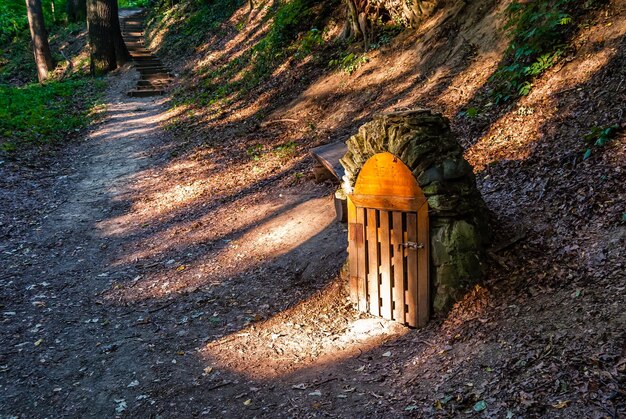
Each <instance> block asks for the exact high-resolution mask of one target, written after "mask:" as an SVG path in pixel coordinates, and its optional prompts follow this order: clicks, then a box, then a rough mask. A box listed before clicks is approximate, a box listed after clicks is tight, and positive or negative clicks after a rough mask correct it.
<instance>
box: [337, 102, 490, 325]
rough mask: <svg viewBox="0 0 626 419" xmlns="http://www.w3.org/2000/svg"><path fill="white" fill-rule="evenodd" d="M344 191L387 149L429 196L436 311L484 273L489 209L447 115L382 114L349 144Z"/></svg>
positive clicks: (416, 112) (421, 112) (423, 112)
mask: <svg viewBox="0 0 626 419" xmlns="http://www.w3.org/2000/svg"><path fill="white" fill-rule="evenodd" d="M346 144H347V146H348V152H347V153H346V154H345V155H344V157H343V158H342V159H341V160H340V162H341V164H342V165H343V167H344V168H345V170H346V174H345V176H344V178H343V180H342V189H343V191H344V192H345V193H351V192H352V188H353V187H354V184H355V182H356V178H357V176H358V174H359V171H360V169H361V167H362V166H363V164H364V163H365V162H366V161H367V160H368V159H369V158H370V157H372V156H373V155H374V154H377V153H381V152H384V151H387V152H389V153H392V154H394V155H396V156H398V157H399V158H400V159H401V160H402V161H403V162H404V163H405V164H406V165H407V166H408V167H409V168H410V169H411V170H412V172H413V175H414V176H415V178H416V179H417V182H418V183H419V185H420V187H421V188H422V190H423V192H424V195H426V197H427V199H428V206H429V219H430V255H431V270H430V271H431V290H432V297H433V301H432V303H433V307H434V310H435V312H439V313H440V312H444V311H446V310H447V309H448V308H449V307H450V306H451V305H452V304H453V303H454V302H455V301H457V300H458V299H459V298H460V297H461V296H462V295H463V294H464V292H465V291H466V290H467V289H468V288H469V286H471V285H472V284H474V283H476V282H478V281H480V280H481V279H482V278H483V276H484V266H483V263H482V261H483V259H484V248H485V245H486V244H487V243H488V241H489V229H488V224H487V211H486V207H485V205H484V202H483V200H482V198H481V196H480V193H479V192H478V190H477V189H476V181H475V178H474V174H473V171H472V167H471V166H470V165H469V163H467V161H466V160H465V159H464V158H463V148H462V147H461V146H460V145H459V143H458V142H457V141H456V139H455V138H454V136H453V135H452V132H451V131H450V124H449V121H448V120H447V118H445V117H443V116H442V115H440V114H435V113H433V112H431V111H430V110H425V109H415V110H410V111H403V112H394V113H388V114H381V115H377V116H375V117H374V120H373V121H371V122H368V123H366V124H365V125H363V126H361V127H360V128H359V131H358V133H357V134H355V135H353V136H352V137H350V139H349V140H348V141H347V142H346Z"/></svg>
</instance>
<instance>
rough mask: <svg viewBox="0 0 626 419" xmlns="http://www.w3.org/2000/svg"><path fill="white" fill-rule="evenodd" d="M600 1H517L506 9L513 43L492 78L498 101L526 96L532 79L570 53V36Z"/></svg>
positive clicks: (507, 26) (509, 32) (494, 94)
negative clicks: (581, 19)
mask: <svg viewBox="0 0 626 419" xmlns="http://www.w3.org/2000/svg"><path fill="white" fill-rule="evenodd" d="M598 3H599V1H597V0H586V1H583V2H581V1H577V0H553V1H550V0H536V1H530V2H529V1H524V2H521V1H514V2H513V3H511V4H510V5H509V6H508V7H507V9H506V13H507V16H508V21H507V24H506V26H505V29H506V31H507V35H508V36H510V37H511V43H510V44H509V47H508V49H507V50H506V53H505V58H504V60H503V61H502V63H501V64H500V66H499V68H498V69H497V70H496V72H495V73H494V74H493V75H492V77H491V82H492V83H493V86H494V89H493V96H494V99H495V103H496V104H497V103H500V102H506V101H508V100H509V99H512V98H516V97H519V96H525V95H527V94H528V93H530V91H531V89H532V87H533V80H534V79H535V78H536V77H537V76H539V75H541V74H543V73H544V72H545V71H546V70H548V69H549V68H551V67H552V66H554V65H555V64H556V63H557V62H558V61H559V60H560V59H561V58H562V57H563V56H564V55H566V54H567V53H568V52H569V47H568V39H569V38H570V37H571V35H572V34H573V32H574V31H575V29H576V28H577V25H578V24H579V23H580V22H579V20H580V18H581V17H582V16H584V13H585V12H586V11H588V10H590V9H592V8H594V7H596V6H597V5H598Z"/></svg>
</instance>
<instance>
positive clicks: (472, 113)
mask: <svg viewBox="0 0 626 419" xmlns="http://www.w3.org/2000/svg"><path fill="white" fill-rule="evenodd" d="M478 114H479V111H478V109H477V108H474V107H470V108H467V109H466V110H464V111H461V112H459V115H460V116H465V117H467V118H476V117H477V116H478Z"/></svg>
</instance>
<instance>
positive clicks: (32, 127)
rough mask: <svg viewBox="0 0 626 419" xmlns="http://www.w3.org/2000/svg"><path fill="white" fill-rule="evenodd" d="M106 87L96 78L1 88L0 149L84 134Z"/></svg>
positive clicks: (56, 140)
mask: <svg viewBox="0 0 626 419" xmlns="http://www.w3.org/2000/svg"><path fill="white" fill-rule="evenodd" d="M104 85H105V83H104V81H102V80H99V79H92V78H79V79H68V80H65V81H61V82H59V81H52V82H49V83H46V84H35V83H33V84H28V85H26V86H23V87H15V86H6V85H0V149H1V150H2V151H5V152H14V151H19V150H20V148H22V147H27V146H29V145H38V144H46V143H54V142H58V141H60V140H62V139H64V138H65V137H67V136H71V134H72V133H75V132H77V131H80V129H81V128H83V127H85V126H86V124H88V123H89V122H90V121H91V120H92V117H94V116H95V114H94V110H96V109H97V108H98V103H99V101H100V98H101V92H102V90H103V89H104Z"/></svg>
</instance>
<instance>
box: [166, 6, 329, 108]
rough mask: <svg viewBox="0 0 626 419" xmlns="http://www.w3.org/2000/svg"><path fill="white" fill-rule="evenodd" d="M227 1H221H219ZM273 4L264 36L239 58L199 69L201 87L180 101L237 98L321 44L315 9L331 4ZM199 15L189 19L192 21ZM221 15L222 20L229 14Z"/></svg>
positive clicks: (199, 102)
mask: <svg viewBox="0 0 626 419" xmlns="http://www.w3.org/2000/svg"><path fill="white" fill-rule="evenodd" d="M227 1H228V0H218V1H217V2H216V4H218V3H220V2H227ZM237 3H238V2H237ZM273 7H274V10H272V11H273V20H272V21H271V23H270V25H269V30H268V31H267V32H266V33H265V35H264V36H263V37H261V39H260V40H259V41H258V42H257V43H256V44H255V45H254V46H253V47H251V48H249V49H248V50H247V51H245V52H244V53H243V54H241V55H240V56H239V57H237V58H235V59H232V60H229V61H228V62H225V63H223V64H222V65H220V66H217V67H209V68H205V69H201V70H199V75H200V76H201V78H202V82H201V83H200V86H199V89H198V90H197V91H195V92H194V93H193V94H192V95H191V96H187V97H180V96H179V97H178V98H177V99H178V101H177V103H193V104H195V105H200V106H203V105H204V106H206V105H212V104H215V103H216V102H218V101H222V100H224V99H226V98H227V97H230V99H231V100H236V99H237V98H240V97H241V96H242V95H245V94H247V93H248V92H250V90H252V89H254V88H255V87H257V86H258V85H259V84H260V83H261V82H262V81H264V80H266V79H267V78H268V77H269V76H270V75H271V74H272V72H273V71H274V70H275V69H276V68H277V67H278V66H279V65H280V64H281V63H284V62H286V61H287V60H288V59H289V58H290V57H294V59H296V60H302V59H304V58H306V57H307V56H309V55H311V54H312V53H313V51H315V50H316V49H318V48H321V47H322V45H323V43H324V41H323V36H322V32H321V31H320V30H318V29H317V27H316V23H319V22H318V21H317V19H318V17H319V16H320V13H319V12H318V13H316V12H314V8H315V7H328V6H325V5H322V6H320V5H319V4H318V3H317V2H314V1H312V0H291V1H282V2H277V3H275V4H274V6H273ZM196 16H197V15H195V16H192V17H190V19H189V20H190V21H193V20H194V19H195V18H197V17H196ZM220 17H221V18H222V21H221V23H223V21H225V20H226V18H227V17H229V16H225V15H221V16H220ZM218 23H220V21H219V20H215V21H214V26H215V27H213V28H210V30H213V31H215V30H218V28H219V25H218ZM221 23H220V24H221ZM237 30H241V28H240V29H237Z"/></svg>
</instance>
